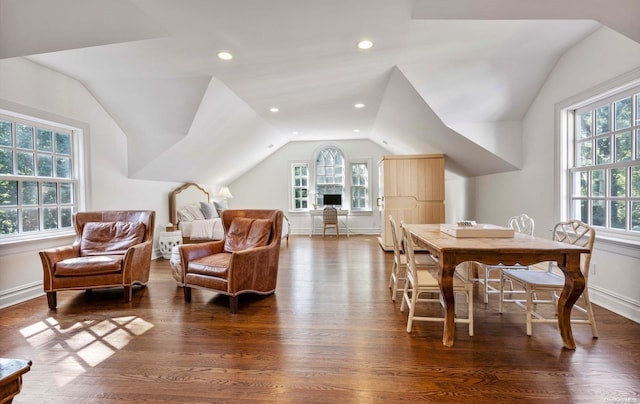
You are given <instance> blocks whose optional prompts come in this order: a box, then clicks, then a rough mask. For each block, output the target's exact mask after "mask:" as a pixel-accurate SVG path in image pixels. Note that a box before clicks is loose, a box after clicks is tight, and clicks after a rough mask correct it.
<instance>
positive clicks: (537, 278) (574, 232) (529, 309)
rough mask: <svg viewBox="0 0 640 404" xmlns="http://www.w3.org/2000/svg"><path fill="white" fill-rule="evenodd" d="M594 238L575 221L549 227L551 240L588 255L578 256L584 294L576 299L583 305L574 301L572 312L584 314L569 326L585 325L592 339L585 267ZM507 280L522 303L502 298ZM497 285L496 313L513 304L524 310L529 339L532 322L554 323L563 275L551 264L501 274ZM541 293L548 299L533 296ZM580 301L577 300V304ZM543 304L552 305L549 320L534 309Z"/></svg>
mask: <svg viewBox="0 0 640 404" xmlns="http://www.w3.org/2000/svg"><path fill="white" fill-rule="evenodd" d="M595 238H596V232H595V230H594V229H593V228H592V227H591V226H589V225H588V224H586V223H583V222H581V221H579V220H569V221H565V222H559V223H557V224H556V225H555V226H554V228H553V235H552V239H553V240H555V241H560V242H563V243H569V244H573V245H578V246H581V247H586V248H588V249H589V251H590V252H589V253H588V254H582V257H581V260H580V261H581V262H580V271H581V272H582V275H583V276H584V281H585V285H584V291H583V292H582V295H581V296H580V299H582V301H583V305H582V306H580V305H579V304H578V302H576V304H574V306H573V308H574V310H576V311H579V312H582V313H584V314H586V319H584V318H574V317H573V316H572V317H571V323H574V324H589V325H590V326H591V333H592V335H593V338H598V329H597V327H596V319H595V317H594V315H593V308H592V307H591V300H590V299H589V266H590V264H591V251H593V243H594V241H595ZM541 267H542V268H541ZM507 281H511V282H513V283H515V284H517V285H520V286H521V287H522V288H524V290H525V296H526V298H525V299H524V300H522V299H506V298H505V297H504V294H505V292H504V283H505V282H507ZM501 283H502V287H501V288H500V290H501V291H502V292H501V293H500V306H499V312H500V313H502V312H503V309H504V307H503V304H504V303H515V304H517V305H518V306H520V307H522V308H524V309H525V313H526V314H525V320H526V324H527V335H529V336H531V333H532V324H533V323H554V324H557V323H558V318H557V314H558V313H557V311H558V298H559V296H560V293H562V290H563V288H564V274H563V273H562V271H561V270H560V268H558V265H557V264H556V263H555V262H547V263H545V264H536V265H534V266H531V267H530V268H529V269H528V270H526V269H518V270H509V271H503V272H502V275H501ZM544 291H546V292H549V293H550V295H551V297H550V298H549V299H542V298H540V297H539V295H537V294H536V292H544ZM580 299H579V300H578V301H580ZM545 303H546V304H553V306H554V313H555V315H554V316H553V317H549V316H548V315H547V317H545V315H544V314H543V313H542V311H541V310H538V305H540V304H542V305H544V304H545Z"/></svg>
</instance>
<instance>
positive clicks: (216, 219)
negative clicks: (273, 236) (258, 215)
mask: <svg viewBox="0 0 640 404" xmlns="http://www.w3.org/2000/svg"><path fill="white" fill-rule="evenodd" d="M224 208H225V206H224V204H222V203H220V202H216V201H212V200H211V195H210V194H209V192H207V190H205V189H204V188H202V187H201V186H199V185H198V184H194V183H187V184H184V185H182V186H180V187H178V188H176V189H175V190H173V191H172V192H171V193H170V194H169V212H170V213H169V215H170V218H169V219H170V221H171V223H172V224H173V225H174V226H176V228H177V229H179V230H180V231H181V232H182V241H183V243H184V244H188V243H199V242H203V241H211V240H222V239H223V238H224V228H223V226H222V220H221V219H220V214H221V212H222V210H223V209H224ZM282 237H286V238H287V244H289V220H288V219H287V217H286V216H285V217H284V220H283V222H282Z"/></svg>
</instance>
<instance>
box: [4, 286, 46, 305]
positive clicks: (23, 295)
mask: <svg viewBox="0 0 640 404" xmlns="http://www.w3.org/2000/svg"><path fill="white" fill-rule="evenodd" d="M42 295H44V289H43V286H42V281H39V282H33V283H30V284H26V285H22V286H20V287H17V288H13V289H7V290H3V291H0V309H4V308H5V307H9V306H13V305H14V304H18V303H22V302H26V301H27V300H31V299H35V298H36V297H40V296H42Z"/></svg>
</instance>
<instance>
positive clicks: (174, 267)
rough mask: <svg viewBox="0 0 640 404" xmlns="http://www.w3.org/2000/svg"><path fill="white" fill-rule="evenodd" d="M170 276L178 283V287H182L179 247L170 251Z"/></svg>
mask: <svg viewBox="0 0 640 404" xmlns="http://www.w3.org/2000/svg"><path fill="white" fill-rule="evenodd" d="M169 264H170V265H171V276H173V279H175V281H176V282H177V283H178V286H183V285H184V284H183V283H182V260H181V259H180V246H179V245H177V246H175V247H173V248H172V249H171V260H170V261H169Z"/></svg>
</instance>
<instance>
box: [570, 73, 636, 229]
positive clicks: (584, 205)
mask: <svg viewBox="0 0 640 404" xmlns="http://www.w3.org/2000/svg"><path fill="white" fill-rule="evenodd" d="M568 117H569V118H570V119H568V124H569V130H568V135H569V142H568V146H569V147H567V149H568V152H569V156H568V159H567V162H568V170H567V172H568V178H567V181H568V184H569V198H568V199H569V202H570V203H569V206H568V214H569V215H570V217H571V218H575V219H579V220H582V221H583V222H585V223H589V224H591V225H593V226H597V227H601V228H603V230H604V232H605V234H607V233H608V234H618V235H622V236H623V238H624V236H631V237H633V238H636V237H637V238H638V239H640V86H637V85H636V86H635V87H632V88H627V89H625V90H623V91H620V92H618V93H617V94H615V95H608V96H607V97H606V98H601V99H597V100H590V101H589V102H588V103H585V104H584V105H580V106H579V107H575V108H571V109H569V110H568Z"/></svg>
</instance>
